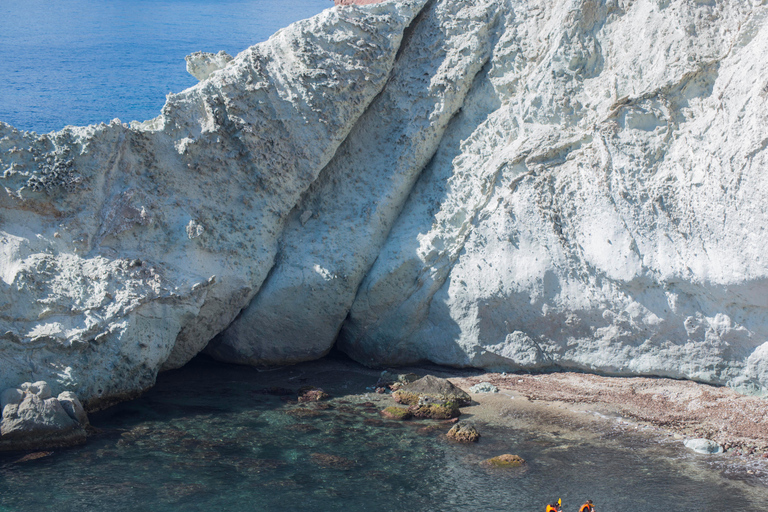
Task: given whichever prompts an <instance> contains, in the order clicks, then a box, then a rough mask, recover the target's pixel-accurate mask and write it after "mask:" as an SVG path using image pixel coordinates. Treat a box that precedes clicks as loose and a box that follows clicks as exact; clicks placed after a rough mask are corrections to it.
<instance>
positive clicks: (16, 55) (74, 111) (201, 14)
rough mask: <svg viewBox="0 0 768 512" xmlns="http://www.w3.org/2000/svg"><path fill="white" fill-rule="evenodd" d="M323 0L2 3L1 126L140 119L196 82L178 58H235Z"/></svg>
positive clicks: (326, 2)
mask: <svg viewBox="0 0 768 512" xmlns="http://www.w3.org/2000/svg"><path fill="white" fill-rule="evenodd" d="M332 5H333V4H332V3H331V1H330V0H0V121H4V122H6V123H9V124H11V125H13V126H15V127H17V128H20V129H24V130H33V131H37V132H40V133H45V132H49V131H52V130H60V129H62V128H63V127H64V126H66V125H86V124H93V123H99V122H109V121H110V120H112V119H114V118H119V119H120V120H121V121H123V122H128V121H132V120H139V121H144V120H146V119H151V118H153V117H156V116H157V115H158V114H159V113H160V108H161V107H162V106H163V104H164V103H165V96H166V94H167V93H169V92H174V93H175V92H180V91H182V90H184V89H186V88H187V87H190V86H192V85H194V84H195V83H196V82H197V81H196V80H195V79H194V78H193V77H192V76H191V75H189V74H188V73H187V72H186V63H185V61H184V57H185V56H186V55H188V54H190V53H192V52H195V51H207V52H214V53H215V52H218V51H219V50H225V51H226V52H228V53H229V54H230V55H232V56H234V55H236V54H237V53H239V52H241V51H242V50H244V49H246V48H248V47H249V46H251V45H253V44H256V43H258V42H261V41H265V40H266V39H267V38H269V36H270V35H272V34H273V33H274V32H275V31H277V30H278V29H280V28H282V27H285V26H287V25H289V24H290V23H292V22H294V21H297V20H300V19H304V18H308V17H310V16H313V15H315V14H317V13H319V12H321V11H322V10H323V9H326V8H328V7H331V6H332Z"/></svg>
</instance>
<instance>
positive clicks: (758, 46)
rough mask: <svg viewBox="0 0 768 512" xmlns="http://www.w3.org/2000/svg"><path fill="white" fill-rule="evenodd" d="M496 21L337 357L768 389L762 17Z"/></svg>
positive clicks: (513, 15)
mask: <svg viewBox="0 0 768 512" xmlns="http://www.w3.org/2000/svg"><path fill="white" fill-rule="evenodd" d="M502 10H503V12H504V22H503V23H501V24H499V25H498V26H497V28H496V30H497V33H496V36H495V38H496V41H495V44H494V47H493V49H492V51H491V58H490V61H489V64H488V65H487V66H485V67H484V69H483V71H482V72H481V73H480V75H479V76H478V77H477V78H476V80H475V83H474V85H473V87H472V88H471V90H470V91H469V92H468V94H467V97H466V99H465V100H464V104H463V106H462V110H461V112H460V113H458V114H457V115H456V116H455V117H454V118H453V120H452V121H451V123H450V125H449V126H448V128H447V130H446V132H445V134H444V135H443V137H442V139H441V142H440V145H439V147H438V149H437V151H436V152H435V154H434V155H433V156H432V158H431V160H430V162H429V164H428V165H427V166H426V168H425V169H424V170H423V171H422V173H421V175H420V179H419V181H418V182H417V184H416V186H415V187H414V188H413V190H412V191H411V192H410V195H409V198H408V201H407V202H406V204H405V206H404V208H403V211H402V213H401V214H400V216H399V217H398V219H397V221H396V222H395V224H394V225H393V227H392V229H391V230H390V232H389V233H388V236H387V240H386V243H385V244H384V246H383V247H382V248H381V249H380V250H379V251H378V254H377V257H376V261H375V263H374V264H373V266H372V267H371V269H369V270H368V271H367V273H366V277H365V278H364V279H363V281H362V282H361V284H360V286H359V288H358V291H357V295H356V298H355V301H354V303H353V306H352V308H351V310H350V312H349V315H348V317H347V319H346V321H345V322H344V324H343V328H342V331H341V335H340V338H339V346H340V347H341V348H342V349H343V350H345V351H347V352H348V353H349V354H352V355H353V357H355V358H356V359H359V360H361V361H364V362H366V363H379V364H382V363H384V364H395V363H407V362H413V361H418V360H430V361H434V362H437V363H443V364H451V365H467V366H479V367H485V368H499V369H515V368H548V367H558V366H559V367H568V368H578V369H584V370H590V371H599V372H605V373H609V374H619V375H666V376H671V377H682V378H689V379H697V380H702V381H705V382H713V383H727V384H729V385H733V386H736V387H740V388H741V389H752V390H755V389H758V388H761V387H764V386H766V385H768V372H767V370H768V364H767V362H766V356H768V345H767V344H766V342H767V341H768V322H767V320H768V315H767V314H766V313H767V312H768V309H766V308H767V306H768V280H766V276H767V274H768V266H767V265H766V256H765V247H766V242H767V241H768V234H767V233H766V228H767V227H768V222H767V221H768V218H767V216H768V209H766V208H765V207H764V205H765V202H766V199H767V192H768V172H767V171H768V152H767V151H766V147H767V146H768V123H766V121H768V109H766V107H767V106H768V78H767V77H768V74H767V73H766V71H767V70H768V63H766V61H765V59H763V58H762V57H761V56H762V55H765V52H766V51H767V50H768V22H767V20H768V17H767V16H768V7H766V5H765V2H746V1H744V2H714V1H713V2H694V1H689V2H683V1H679V2H675V1H672V2H669V1H635V2H622V1H618V2H617V1H613V2H599V1H575V2H509V3H505V4H504V7H503V8H502ZM329 271H330V272H334V269H333V268H330V269H329Z"/></svg>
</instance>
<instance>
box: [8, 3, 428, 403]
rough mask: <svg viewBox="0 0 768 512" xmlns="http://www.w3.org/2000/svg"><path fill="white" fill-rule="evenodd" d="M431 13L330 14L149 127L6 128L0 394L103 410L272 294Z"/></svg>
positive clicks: (239, 65)
mask: <svg viewBox="0 0 768 512" xmlns="http://www.w3.org/2000/svg"><path fill="white" fill-rule="evenodd" d="M423 4H424V1H423V0H414V1H406V2H398V3H388V4H383V5H375V6H371V7H368V8H366V9H362V8H356V7H345V8H333V9H329V10H326V11H325V12H323V13H322V14H320V15H318V16H316V17H314V18H312V19H309V20H306V21H302V22H299V23H296V24H294V25H291V26H290V27H289V28H287V29H284V30H281V31H279V32H278V33H277V34H275V35H274V36H273V37H272V38H271V39H270V40H269V41H267V42H265V43H262V44H259V45H256V46H254V47H252V48H250V49H248V50H246V51H244V52H243V53H241V54H240V55H238V56H237V57H235V59H234V60H232V61H231V62H229V63H227V64H226V66H225V67H224V68H223V69H220V70H218V71H214V72H213V73H212V75H211V76H210V78H208V79H207V80H204V81H202V82H200V83H199V84H198V85H196V86H195V87H192V88H190V89H188V90H186V91H184V92H182V93H179V94H175V95H170V96H169V97H168V101H167V103H166V105H165V107H164V108H163V110H162V113H161V115H160V116H159V117H157V118H156V119H153V120H151V121H147V122H144V123H132V124H131V125H126V124H122V123H120V122H118V121H114V122H112V123H111V124H109V125H104V124H102V125H97V126H88V127H83V128H76V127H68V128H65V129H64V130H62V131H60V132H55V133H50V134H47V135H38V134H35V133H27V132H21V131H17V130H15V129H14V128H13V127H11V126H8V125H6V124H0V151H1V152H0V186H2V187H3V188H2V190H3V193H2V195H0V336H2V341H0V362H1V364H2V371H1V372H0V388H2V389H5V388H6V387H9V386H11V385H15V384H17V383H18V382H23V381H28V380H46V381H48V382H49V383H50V385H51V386H52V388H53V390H54V393H58V392H59V391H63V390H76V391H77V393H78V395H79V396H80V397H81V398H82V399H84V400H85V401H86V402H88V401H90V402H91V403H95V401H98V399H108V398H111V397H112V398H113V397H119V396H123V395H130V394H131V393H134V392H137V391H140V390H142V389H145V388H146V387H148V386H150V385H152V384H153V383H154V379H155V376H156V374H157V372H158V370H159V369H160V368H161V367H164V368H173V367H177V366H180V365H182V364H184V363H185V362H186V361H188V360H189V358H191V357H192V356H194V355H195V354H197V353H198V352H199V351H200V350H202V349H203V347H205V345H206V344H207V343H208V341H209V340H210V339H211V338H212V337H213V336H214V335H215V334H217V333H218V332H220V331H221V330H222V329H224V328H225V327H226V326H227V325H228V324H229V323H230V322H231V321H232V319H234V318H235V316H236V315H237V314H238V312H239V311H240V310H241V309H242V308H243V307H244V306H246V305H247V304H248V302H249V301H250V299H251V298H252V297H253V296H254V294H255V293H256V291H257V290H258V289H259V288H260V286H261V283H262V281H263V280H264V278H265V277H266V276H267V273H268V272H269V270H270V268H271V267H272V265H273V263H274V258H275V254H276V252H277V242H278V240H279V238H280V235H281V233H282V231H283V224H284V223H285V220H286V219H287V217H288V215H289V214H290V212H291V210H292V209H293V208H294V207H295V205H296V203H297V201H298V200H299V199H300V198H301V196H302V194H304V193H305V191H306V190H307V189H308V188H309V186H310V185H311V184H312V183H313V182H314V181H315V180H316V179H317V178H318V176H319V174H320V172H321V171H322V170H323V168H324V167H325V166H326V165H327V164H328V162H329V161H330V160H331V158H332V157H333V155H334V153H335V151H336V149H337V148H338V146H339V145H340V144H341V143H342V142H343V141H344V140H345V139H346V137H347V136H348V134H349V132H350V130H351V129H352V127H353V126H354V125H355V122H356V121H357V119H358V118H359V117H360V116H361V115H362V114H363V113H364V112H365V110H366V109H367V108H368V106H369V105H370V103H371V102H372V101H373V99H374V98H375V97H376V96H377V95H378V94H379V93H380V92H381V90H382V88H383V87H384V85H385V83H386V81H387V80H388V78H389V75H390V72H391V69H392V66H393V64H394V61H395V58H396V55H397V51H398V49H399V48H400V43H401V39H402V36H403V32H404V31H405V29H406V27H408V25H409V24H410V23H411V21H412V19H413V18H414V17H415V16H416V15H417V14H418V13H419V11H420V9H421V8H422V7H423ZM331 99H333V101H331Z"/></svg>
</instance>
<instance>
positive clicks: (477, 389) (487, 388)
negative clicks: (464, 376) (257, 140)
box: [469, 382, 499, 393]
mask: <svg viewBox="0 0 768 512" xmlns="http://www.w3.org/2000/svg"><path fill="white" fill-rule="evenodd" d="M469 392H470V393H498V392H499V388H497V387H496V386H494V385H493V384H491V383H490V382H481V383H479V384H475V385H474V386H472V387H471V388H469Z"/></svg>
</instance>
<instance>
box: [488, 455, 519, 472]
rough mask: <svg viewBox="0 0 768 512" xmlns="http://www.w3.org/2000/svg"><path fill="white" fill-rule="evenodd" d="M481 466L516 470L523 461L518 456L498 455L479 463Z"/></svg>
mask: <svg viewBox="0 0 768 512" xmlns="http://www.w3.org/2000/svg"><path fill="white" fill-rule="evenodd" d="M480 464H481V465H483V466H490V467H494V468H518V467H520V466H523V465H524V464H525V459H523V458H522V457H520V456H519V455H512V454H510V453H505V454H504V455H498V456H496V457H491V458H490V459H486V460H484V461H483V462H481V463H480Z"/></svg>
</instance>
